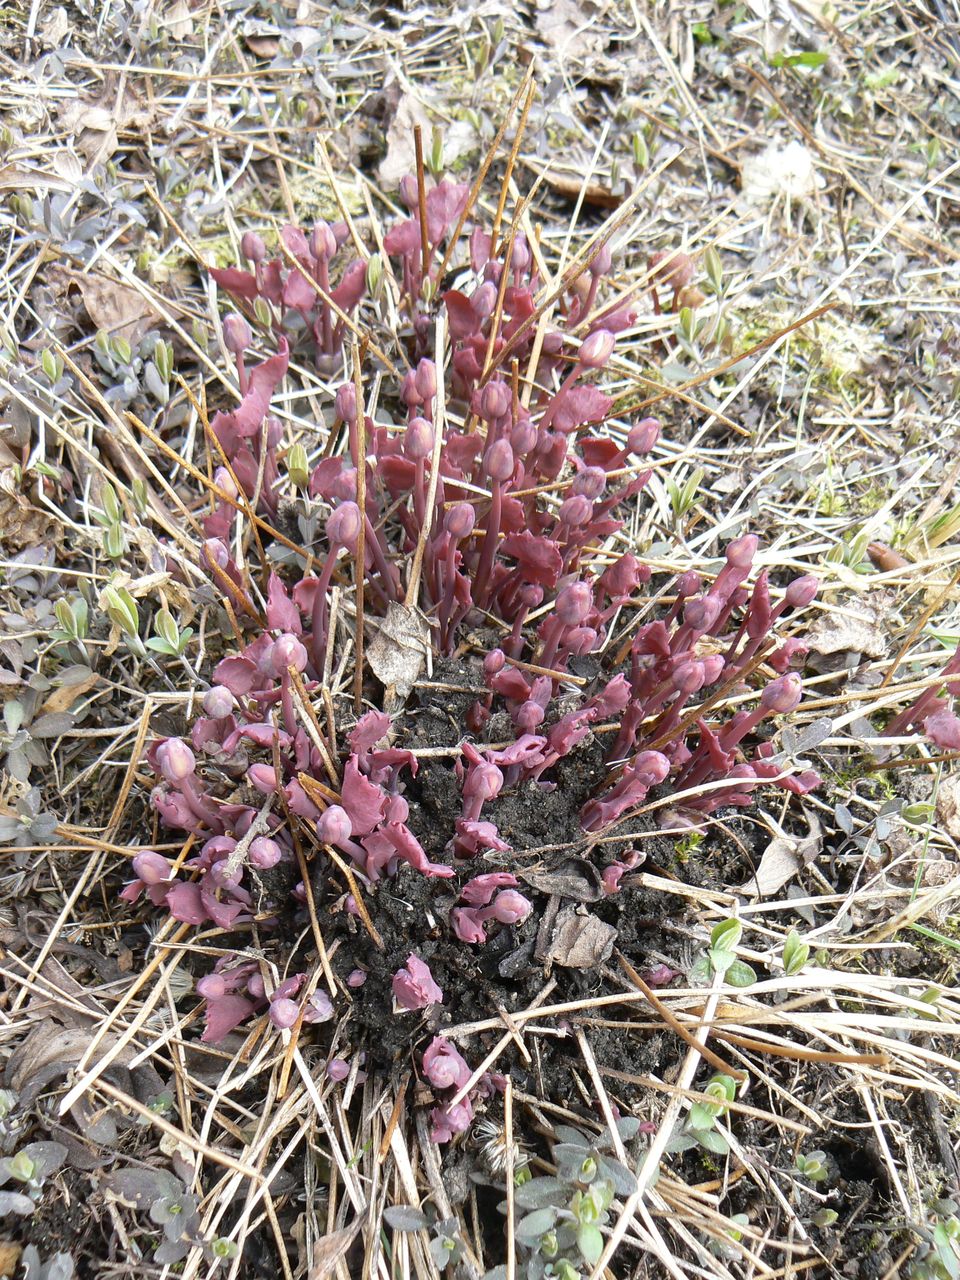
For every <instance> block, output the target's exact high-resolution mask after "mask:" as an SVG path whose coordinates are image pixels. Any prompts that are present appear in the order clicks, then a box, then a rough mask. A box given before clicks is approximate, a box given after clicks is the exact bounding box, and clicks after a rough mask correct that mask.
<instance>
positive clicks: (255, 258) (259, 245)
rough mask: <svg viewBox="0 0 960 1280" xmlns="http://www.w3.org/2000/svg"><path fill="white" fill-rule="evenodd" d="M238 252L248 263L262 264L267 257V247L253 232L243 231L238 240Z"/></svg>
mask: <svg viewBox="0 0 960 1280" xmlns="http://www.w3.org/2000/svg"><path fill="white" fill-rule="evenodd" d="M240 252H241V253H242V254H243V256H244V257H245V258H246V260H247V261H248V262H262V261H263V260H264V258H265V257H266V256H267V246H266V245H265V244H264V243H263V240H262V238H261V237H260V236H258V235H257V233H256V232H255V231H245V232H244V233H243V237H242V239H241V240H240Z"/></svg>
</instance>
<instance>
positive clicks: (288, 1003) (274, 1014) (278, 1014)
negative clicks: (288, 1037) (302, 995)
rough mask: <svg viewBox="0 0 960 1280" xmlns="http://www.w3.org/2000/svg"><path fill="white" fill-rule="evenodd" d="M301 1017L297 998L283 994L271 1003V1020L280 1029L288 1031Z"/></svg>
mask: <svg viewBox="0 0 960 1280" xmlns="http://www.w3.org/2000/svg"><path fill="white" fill-rule="evenodd" d="M299 1017H300V1006H299V1005H298V1004H297V1002H296V1000H289V999H287V998H286V997H285V996H281V997H280V999H279V1000H273V1001H272V1002H271V1004H270V1021H271V1022H272V1023H273V1025H274V1026H275V1027H276V1028H277V1029H278V1030H280V1031H287V1030H288V1029H289V1028H290V1027H292V1026H293V1024H294V1023H295V1022H296V1020H297V1018H299Z"/></svg>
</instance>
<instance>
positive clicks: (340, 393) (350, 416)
mask: <svg viewBox="0 0 960 1280" xmlns="http://www.w3.org/2000/svg"><path fill="white" fill-rule="evenodd" d="M333 405H334V409H335V410H336V414H337V417H338V418H339V419H340V421H341V422H353V421H354V419H355V418H356V416H357V389H356V387H355V386H354V385H353V383H352V382H344V383H343V384H342V386H340V387H338V388H337V394H336V396H335V397H334V402H333Z"/></svg>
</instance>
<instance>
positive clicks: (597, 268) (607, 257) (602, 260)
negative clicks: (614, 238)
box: [590, 244, 613, 277]
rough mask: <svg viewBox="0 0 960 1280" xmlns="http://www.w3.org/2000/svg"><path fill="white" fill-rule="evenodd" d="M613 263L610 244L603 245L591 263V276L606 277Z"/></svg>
mask: <svg viewBox="0 0 960 1280" xmlns="http://www.w3.org/2000/svg"><path fill="white" fill-rule="evenodd" d="M612 263H613V251H612V250H611V248H610V246H609V244H604V245H601V247H600V252H599V253H598V254H597V255H596V257H595V258H594V259H593V261H592V262H591V263H590V274H591V275H592V276H594V277H596V276H605V275H606V274H607V272H608V271H609V270H610V267H611V265H612Z"/></svg>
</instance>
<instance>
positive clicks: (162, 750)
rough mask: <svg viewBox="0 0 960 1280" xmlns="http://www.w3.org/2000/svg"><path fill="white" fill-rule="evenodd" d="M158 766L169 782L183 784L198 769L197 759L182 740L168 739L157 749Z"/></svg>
mask: <svg viewBox="0 0 960 1280" xmlns="http://www.w3.org/2000/svg"><path fill="white" fill-rule="evenodd" d="M157 764H159V766H160V772H161V773H162V774H163V776H164V778H165V779H166V781H167V782H172V783H176V782H182V781H183V780H184V778H189V777H190V775H191V774H192V773H193V771H194V769H195V768H196V767H197V761H196V757H195V756H194V754H193V752H192V751H191V750H190V748H189V747H188V746H187V744H186V743H185V742H184V741H183V739H182V738H167V740H166V741H165V742H161V743H160V745H159V747H157Z"/></svg>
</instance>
